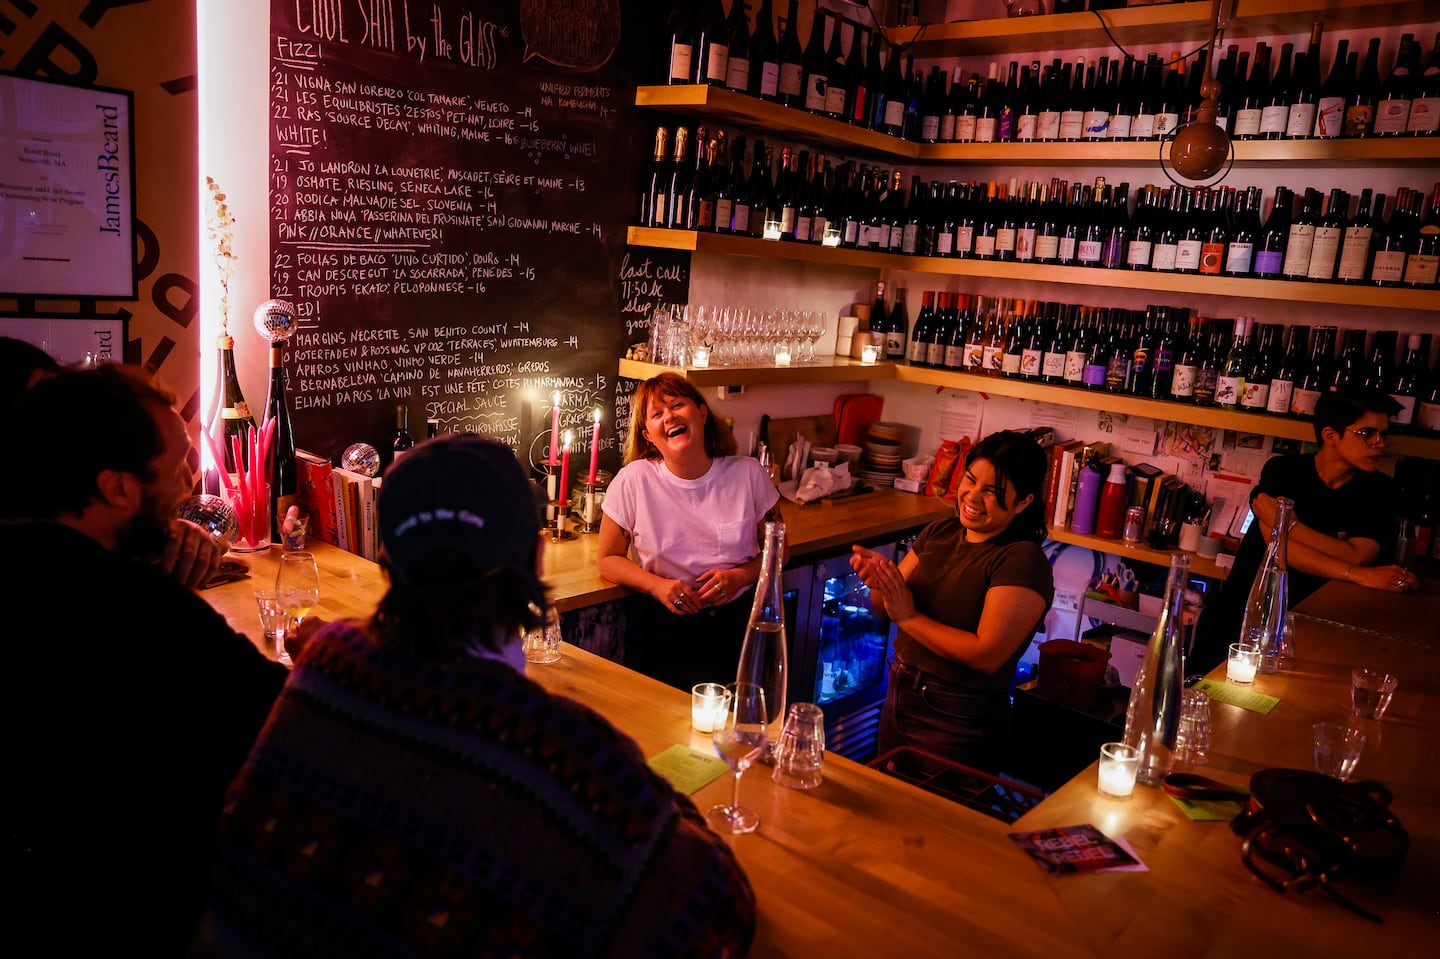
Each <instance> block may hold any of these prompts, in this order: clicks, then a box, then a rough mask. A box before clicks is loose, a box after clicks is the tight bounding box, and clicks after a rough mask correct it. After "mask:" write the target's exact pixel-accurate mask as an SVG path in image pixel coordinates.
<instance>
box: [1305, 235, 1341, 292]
mask: <svg viewBox="0 0 1440 959" xmlns="http://www.w3.org/2000/svg"><path fill="white" fill-rule="evenodd" d="M1343 232H1344V231H1343V230H1341V228H1340V227H1338V226H1317V227H1316V228H1315V238H1314V239H1313V240H1311V241H1310V266H1309V268H1308V269H1307V270H1306V271H1305V275H1306V276H1307V277H1308V278H1310V279H1312V280H1332V279H1334V278H1335V257H1336V256H1337V255H1338V254H1339V253H1340V236H1341V234H1342V233H1343Z"/></svg>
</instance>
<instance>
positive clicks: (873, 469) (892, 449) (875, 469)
mask: <svg viewBox="0 0 1440 959" xmlns="http://www.w3.org/2000/svg"><path fill="white" fill-rule="evenodd" d="M904 439H905V427H903V426H901V425H900V424H899V423H871V424H870V426H869V427H868V428H867V429H866V431H865V438H864V441H863V444H862V446H863V449H864V453H862V454H861V456H860V469H859V471H858V475H859V477H860V478H861V479H863V480H864V481H865V482H867V483H869V484H870V485H871V486H894V485H895V479H896V477H898V476H900V475H901V462H902V461H903V460H904V458H905V456H904V453H903V452H902V447H901V443H902V441H903V440H904Z"/></svg>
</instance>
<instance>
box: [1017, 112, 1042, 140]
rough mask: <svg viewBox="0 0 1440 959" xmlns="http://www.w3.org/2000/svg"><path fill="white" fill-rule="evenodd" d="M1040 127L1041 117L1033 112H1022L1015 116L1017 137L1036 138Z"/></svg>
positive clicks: (1020, 138)
mask: <svg viewBox="0 0 1440 959" xmlns="http://www.w3.org/2000/svg"><path fill="white" fill-rule="evenodd" d="M1038 129H1040V118H1039V117H1037V116H1036V115H1035V114H1033V113H1022V114H1020V115H1019V116H1018V117H1016V118H1015V139H1017V140H1034V139H1035V137H1036V131H1037V130H1038Z"/></svg>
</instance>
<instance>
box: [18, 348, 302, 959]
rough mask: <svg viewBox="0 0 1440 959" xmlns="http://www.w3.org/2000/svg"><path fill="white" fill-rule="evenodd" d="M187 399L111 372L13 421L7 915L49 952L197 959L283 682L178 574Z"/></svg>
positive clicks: (123, 371)
mask: <svg viewBox="0 0 1440 959" xmlns="http://www.w3.org/2000/svg"><path fill="white" fill-rule="evenodd" d="M173 401H174V397H173V396H171V395H170V394H168V393H167V392H165V391H163V390H162V389H160V388H159V387H157V386H156V385H155V384H154V383H153V382H152V381H151V380H150V378H149V377H148V376H147V375H145V373H144V371H142V370H139V369H136V368H130V367H120V366H105V367H100V368H98V369H92V370H63V371H61V372H59V373H57V374H56V375H55V376H53V377H51V378H49V379H45V380H43V381H41V382H39V383H37V384H36V385H35V386H34V387H33V388H31V389H30V390H29V391H28V392H27V393H26V394H25V395H24V396H23V397H22V398H21V399H20V400H19V401H18V402H17V404H16V406H15V407H13V409H12V419H11V422H10V431H11V436H12V437H13V446H12V452H11V456H10V457H8V462H7V464H6V470H5V472H4V473H3V474H0V503H4V504H5V508H6V511H7V515H8V516H10V517H15V518H12V519H8V520H6V521H4V522H0V552H3V554H4V555H5V557H6V567H7V572H6V574H5V576H4V578H3V580H0V581H3V583H4V592H5V615H6V619H7V624H6V625H7V629H6V635H7V637H8V638H9V639H10V655H11V663H12V665H11V667H10V670H9V672H8V675H9V676H10V678H11V681H10V683H9V687H10V688H9V689H7V690H6V691H5V695H4V697H3V698H4V701H5V711H6V712H5V718H6V722H5V756H6V758H7V760H8V763H7V773H8V774H7V776H6V780H7V783H8V785H7V788H6V797H7V807H8V808H7V809H6V813H5V816H4V821H5V826H4V829H5V834H6V846H7V849H6V853H7V857H6V858H7V864H8V865H9V866H10V867H11V868H10V869H9V870H8V873H9V875H10V876H11V877H13V879H14V882H12V888H15V889H18V892H16V893H12V894H11V898H12V903H11V909H10V914H11V916H12V917H13V921H15V922H17V923H18V924H19V925H20V927H21V929H20V931H19V932H17V935H18V936H19V939H20V941H28V942H30V943H32V944H37V943H44V944H45V945H44V946H40V947H38V951H40V952H45V953H56V954H59V953H62V952H64V953H76V954H90V955H106V956H171V955H178V954H179V953H180V952H181V951H182V950H183V948H184V946H185V945H186V944H187V942H188V940H189V938H190V936H191V935H192V933H193V929H194V926H195V923H196V921H197V920H198V916H199V906H200V904H202V903H203V902H204V899H205V896H206V890H205V880H206V876H207V875H208V871H209V865H210V858H211V855H212V847H213V844H214V841H215V830H216V825H217V822H218V817H219V812H220V804H221V801H222V799H223V796H224V791H225V787H226V786H227V784H228V783H229V781H230V779H231V777H233V776H234V774H235V772H236V770H237V769H238V768H239V766H240V764H241V762H242V761H243V760H244V758H245V755H246V753H247V752H248V751H249V748H250V745H251V743H252V742H253V741H254V739H255V735H256V733H257V732H258V731H259V729H260V726H261V724H262V723H263V721H264V719H265V716H266V715H267V714H268V712H269V709H270V706H271V704H272V703H273V702H274V699H275V697H276V696H277V695H278V693H279V691H280V688H281V686H282V685H283V684H284V681H285V675H286V672H285V670H284V669H283V668H282V667H280V666H279V665H277V664H275V663H272V662H270V661H269V660H267V659H266V658H265V657H264V656H263V655H262V654H261V653H260V652H259V651H258V650H257V649H256V648H255V647H254V645H252V644H251V643H250V641H249V640H248V639H247V638H246V637H245V636H243V635H241V634H239V633H237V632H235V631H234V630H233V629H231V628H230V626H229V625H228V624H227V623H226V622H225V620H224V618H223V617H221V616H220V615H219V614H218V613H216V612H215V611H214V610H213V609H211V607H210V606H209V605H208V604H206V602H205V601H204V600H202V599H201V598H199V597H198V596H196V595H195V594H194V593H192V592H191V591H190V590H188V589H186V588H185V586H183V585H181V584H180V583H179V582H177V581H176V580H174V579H173V578H171V577H170V576H167V575H166V573H165V572H164V571H163V569H162V568H161V564H160V556H161V553H162V552H163V550H164V547H165V543H166V539H167V530H168V527H169V523H170V519H171V516H172V515H173V513H174V511H175V508H176V507H177V506H178V505H179V504H180V502H181V501H182V500H183V499H184V498H185V497H186V496H187V495H189V493H190V491H191V488H192V484H193V476H192V473H191V470H190V468H189V466H188V464H187V459H188V456H189V453H190V441H189V437H188V435H187V432H186V428H185V423H184V421H183V420H182V419H181V418H180V416H179V415H178V414H177V413H176V412H175V411H174V409H173V407H172V404H173ZM26 650H28V652H26ZM21 653H24V655H23V656H22V655H21ZM17 896H18V898H15V897H17Z"/></svg>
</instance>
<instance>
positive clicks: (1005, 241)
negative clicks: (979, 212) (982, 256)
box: [995, 177, 1020, 262]
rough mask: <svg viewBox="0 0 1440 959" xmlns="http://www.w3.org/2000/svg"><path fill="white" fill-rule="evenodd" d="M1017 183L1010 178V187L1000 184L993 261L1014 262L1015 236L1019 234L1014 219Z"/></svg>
mask: <svg viewBox="0 0 1440 959" xmlns="http://www.w3.org/2000/svg"><path fill="white" fill-rule="evenodd" d="M1019 188H1020V187H1019V183H1018V181H1017V180H1016V179H1015V178H1014V177H1011V178H1010V185H1009V187H1008V188H1007V187H1006V185H1005V184H1004V183H1001V184H1000V187H999V196H998V197H997V200H998V203H999V215H998V216H997V218H996V220H995V259H997V260H1004V261H1005V262H1013V261H1014V260H1015V245H1016V236H1017V234H1018V233H1019V225H1018V223H1017V221H1016V218H1015V207H1016V203H1017V197H1016V192H1017V191H1018V190H1019Z"/></svg>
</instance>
